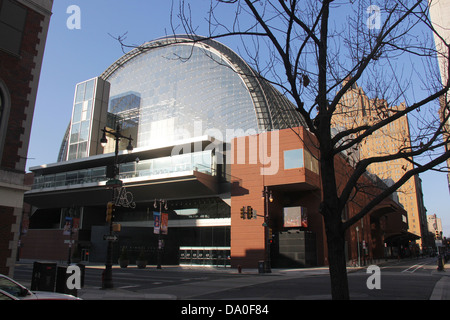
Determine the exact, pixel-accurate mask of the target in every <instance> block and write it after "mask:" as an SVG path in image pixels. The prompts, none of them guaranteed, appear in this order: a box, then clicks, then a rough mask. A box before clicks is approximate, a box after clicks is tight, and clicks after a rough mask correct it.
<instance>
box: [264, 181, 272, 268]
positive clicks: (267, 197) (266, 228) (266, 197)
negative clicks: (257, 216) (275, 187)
mask: <svg viewBox="0 0 450 320" xmlns="http://www.w3.org/2000/svg"><path fill="white" fill-rule="evenodd" d="M262 198H263V200H264V223H263V226H264V272H265V273H271V272H272V270H271V267H270V243H269V240H270V239H269V202H273V197H272V191H269V189H268V187H267V186H264V190H263V191H262Z"/></svg>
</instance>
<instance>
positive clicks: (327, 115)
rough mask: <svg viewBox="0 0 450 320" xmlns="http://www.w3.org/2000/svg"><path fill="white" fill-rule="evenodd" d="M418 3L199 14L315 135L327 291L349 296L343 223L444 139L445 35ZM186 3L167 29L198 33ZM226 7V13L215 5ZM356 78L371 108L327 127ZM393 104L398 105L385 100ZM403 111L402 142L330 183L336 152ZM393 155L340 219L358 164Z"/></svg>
mask: <svg viewBox="0 0 450 320" xmlns="http://www.w3.org/2000/svg"><path fill="white" fill-rule="evenodd" d="M428 5H429V4H428V1H424V0H422V1H419V0H411V1H394V0H387V1H377V5H376V6H374V5H372V3H371V1H355V0H353V1H352V0H350V1H333V0H322V1H317V0H277V1H263V0H212V1H211V3H210V8H209V11H208V12H207V14H206V15H205V18H206V19H207V22H208V30H202V32H204V33H208V34H202V36H204V37H206V38H208V39H219V38H220V39H226V38H229V37H231V38H232V39H233V40H240V41H241V45H239V47H238V48H236V50H239V53H240V54H241V55H242V56H243V57H244V59H245V60H246V61H247V62H248V63H249V64H250V65H251V66H252V68H253V69H255V70H256V71H257V72H258V73H259V75H261V76H263V77H264V78H265V79H267V80H268V81H270V82H271V83H272V84H274V85H276V86H277V87H278V88H279V90H280V91H281V92H283V93H284V94H285V95H286V96H288V97H289V98H290V99H291V101H292V102H293V103H294V104H295V106H296V108H297V111H298V112H299V113H300V114H301V115H302V116H303V118H304V119H305V121H306V124H307V127H308V129H309V130H310V132H312V133H313V134H314V135H315V137H316V139H317V143H318V149H319V151H320V169H321V184H322V192H323V198H322V202H321V205H320V209H319V211H320V213H321V214H322V215H323V218H324V222H325V226H326V235H327V245H328V254H329V257H328V261H329V265H330V276H331V284H332V288H331V292H332V298H333V299H348V298H349V289H348V281H347V272H346V261H345V254H344V245H345V233H346V231H347V230H348V229H349V227H350V226H352V225H353V224H355V223H356V222H357V221H359V220H360V219H362V218H363V217H364V216H365V215H367V214H368V213H369V212H370V210H371V209H373V208H374V207H375V206H376V205H377V204H379V203H380V202H381V201H383V199H385V198H386V197H387V196H389V195H390V194H392V193H393V192H395V191H396V190H397V189H398V188H399V187H401V186H402V185H403V184H404V183H405V182H406V181H408V179H410V178H411V177H413V176H414V175H417V174H419V173H421V172H424V171H426V170H442V168H440V167H439V165H441V164H443V163H444V162H445V161H446V159H448V158H449V157H450V152H449V151H445V149H444V145H445V144H446V143H447V142H448V141H446V140H445V139H448V138H445V139H443V136H445V137H448V135H447V133H448V132H446V130H447V128H446V127H445V123H446V122H447V121H448V115H449V112H448V97H447V91H448V89H449V87H450V82H449V81H447V83H443V84H442V83H441V81H440V79H441V78H440V75H439V73H438V68H437V64H436V61H435V60H436V57H437V56H440V57H441V58H443V59H444V60H446V61H448V49H449V45H448V44H447V43H446V42H445V39H444V38H443V37H441V36H440V35H439V34H437V32H436V30H435V29H434V28H433V25H432V24H431V22H430V20H429V15H428V8H429V7H428ZM193 8H195V4H193V5H192V6H191V5H190V3H189V1H188V0H180V1H179V7H178V14H177V15H178V19H177V21H179V23H180V24H179V25H176V23H175V19H172V25H173V31H174V33H177V32H179V30H180V29H182V30H183V32H184V33H188V34H196V33H198V30H199V29H198V28H197V26H196V21H194V20H193V18H192V10H193ZM230 10H232V12H233V16H232V17H231V18H230V16H229V15H227V16H225V15H224V14H223V12H228V13H229V12H230ZM433 36H434V37H437V38H440V39H441V40H442V42H443V44H444V45H443V48H444V50H442V51H441V52H437V51H436V47H435V45H434V41H433ZM446 65H447V66H450V64H449V63H448V62H447V64H446ZM446 73H450V72H449V70H446ZM445 78H446V79H450V77H448V75H447V76H446V77H445ZM357 82H358V84H360V85H361V86H362V87H363V88H365V90H366V94H367V95H368V96H370V97H371V98H372V103H377V104H379V105H378V107H377V108H376V109H377V110H378V114H377V116H374V117H372V119H371V121H370V123H361V122H354V123H353V124H352V125H347V126H346V127H344V128H343V129H342V130H340V131H339V132H338V133H333V132H332V124H333V119H336V114H337V112H338V110H340V111H342V108H340V107H341V106H342V104H343V102H342V100H343V97H344V96H345V94H346V93H347V92H349V91H350V90H351V88H352V87H354V86H355V85H356V83H357ZM438 98H441V99H443V100H444V101H445V103H444V104H443V105H444V106H445V108H446V109H447V110H445V112H442V111H441V113H440V114H441V115H446V116H441V117H440V116H439V106H438V103H437V100H438ZM377 100H378V102H376V101H377ZM374 101H375V102H374ZM399 105H403V106H404V107H403V108H396V107H395V106H399ZM405 115H408V119H409V121H410V122H411V123H410V124H411V127H412V128H413V129H412V130H411V137H410V139H409V141H408V143H406V144H404V147H402V148H399V149H398V150H396V151H395V152H392V151H391V152H390V153H384V154H382V155H372V156H369V157H366V158H363V159H361V160H359V161H357V162H356V163H355V164H354V171H353V172H352V174H350V175H349V176H348V177H347V179H346V182H345V185H344V186H343V187H340V188H339V187H338V185H337V182H336V168H335V158H336V156H338V155H339V154H340V153H342V152H345V151H348V150H350V149H351V148H355V147H358V146H359V145H360V144H361V143H363V142H364V141H365V139H366V138H368V137H370V136H371V135H373V134H375V133H376V132H378V131H380V130H383V128H386V127H387V126H389V125H390V124H392V123H393V122H395V121H396V120H398V119H399V118H401V117H403V116H405ZM395 159H406V160H407V161H409V162H410V163H411V166H408V167H407V168H405V170H404V172H403V174H402V175H401V177H400V178H399V179H398V180H397V181H394V183H393V184H392V185H391V186H389V187H386V188H384V189H383V190H382V191H380V192H378V193H376V194H375V195H374V196H373V197H372V200H371V201H370V202H369V203H368V204H367V205H365V206H364V207H362V208H361V210H360V211H359V212H358V213H357V214H355V215H353V216H351V217H349V218H348V219H347V220H346V221H343V220H342V212H343V210H344V208H345V205H346V203H347V202H348V201H350V200H351V199H352V197H354V195H355V193H357V192H360V191H361V190H360V189H361V188H359V186H360V182H361V178H362V176H363V175H364V174H365V172H366V170H367V169H368V167H369V166H370V165H372V164H374V163H382V162H386V161H392V160H395ZM445 169H446V168H445Z"/></svg>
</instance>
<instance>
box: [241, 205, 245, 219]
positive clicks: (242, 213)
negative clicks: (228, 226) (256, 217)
mask: <svg viewBox="0 0 450 320" xmlns="http://www.w3.org/2000/svg"><path fill="white" fill-rule="evenodd" d="M241 219H245V207H242V208H241Z"/></svg>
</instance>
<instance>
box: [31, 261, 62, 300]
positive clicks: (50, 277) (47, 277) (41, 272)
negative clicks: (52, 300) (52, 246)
mask: <svg viewBox="0 0 450 320" xmlns="http://www.w3.org/2000/svg"><path fill="white" fill-rule="evenodd" d="M55 280H56V263H51V262H37V261H35V262H34V263H33V273H32V275H31V290H32V291H50V292H54V291H55Z"/></svg>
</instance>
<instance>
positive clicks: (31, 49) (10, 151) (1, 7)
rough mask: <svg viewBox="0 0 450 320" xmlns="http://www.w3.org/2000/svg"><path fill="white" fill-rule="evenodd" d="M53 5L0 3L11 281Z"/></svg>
mask: <svg viewBox="0 0 450 320" xmlns="http://www.w3.org/2000/svg"><path fill="white" fill-rule="evenodd" d="M52 6H53V0H27V1H25V0H0V273H3V274H7V275H8V274H9V275H12V274H13V271H14V261H15V259H16V254H17V245H18V239H19V225H20V219H21V216H22V207H23V194H24V192H25V190H27V187H25V186H24V175H25V163H26V158H27V152H28V144H29V138H30V131H31V124H32V119H33V112H34V106H35V101H36V94H37V89H38V82H39V75H40V70H41V64H42V58H43V54H44V47H45V41H46V38H47V31H48V27H49V22H50V16H51V9H52Z"/></svg>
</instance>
